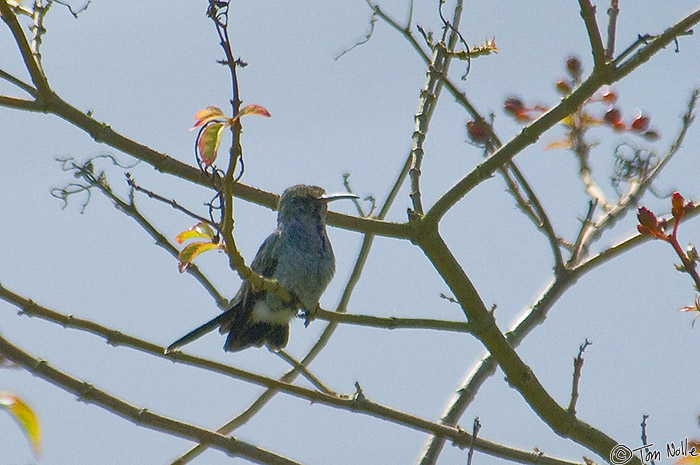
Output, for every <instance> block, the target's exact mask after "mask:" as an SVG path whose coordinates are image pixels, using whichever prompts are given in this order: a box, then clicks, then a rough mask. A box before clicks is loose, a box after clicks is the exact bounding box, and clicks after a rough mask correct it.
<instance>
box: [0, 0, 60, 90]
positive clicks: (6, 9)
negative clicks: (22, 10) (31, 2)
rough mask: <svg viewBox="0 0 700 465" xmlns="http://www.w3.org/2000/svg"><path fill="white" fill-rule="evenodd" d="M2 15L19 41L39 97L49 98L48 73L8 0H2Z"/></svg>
mask: <svg viewBox="0 0 700 465" xmlns="http://www.w3.org/2000/svg"><path fill="white" fill-rule="evenodd" d="M0 16H1V17H2V20H3V21H4V22H5V24H7V27H9V28H10V32H12V36H13V37H14V39H15V42H16V43H17V47H18V48H19V51H20V54H21V55H22V61H24V66H25V67H26V68H27V71H28V72H29V76H30V78H31V80H32V83H34V87H36V89H37V98H38V99H44V98H48V97H49V95H50V94H51V93H52V92H51V89H50V87H49V83H48V81H47V79H46V75H44V72H43V71H42V69H41V66H40V65H39V63H38V62H37V61H36V57H35V56H34V53H33V52H32V48H31V46H30V45H29V42H27V37H26V36H25V35H24V31H23V29H22V25H21V24H20V23H19V21H18V20H17V16H16V15H15V13H14V12H13V11H12V9H11V8H10V6H9V5H8V3H7V0H0Z"/></svg>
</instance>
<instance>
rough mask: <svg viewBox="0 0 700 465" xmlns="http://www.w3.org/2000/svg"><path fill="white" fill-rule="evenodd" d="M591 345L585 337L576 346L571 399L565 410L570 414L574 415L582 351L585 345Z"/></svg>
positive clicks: (581, 364) (581, 365) (581, 366)
mask: <svg viewBox="0 0 700 465" xmlns="http://www.w3.org/2000/svg"><path fill="white" fill-rule="evenodd" d="M589 345H591V342H590V341H589V340H588V339H586V341H585V342H584V343H583V344H581V345H580V346H579V348H578V355H577V356H576V358H575V359H574V379H573V382H572V383H571V401H570V402H569V407H568V408H567V411H568V412H569V414H571V415H572V416H576V402H578V386H579V382H580V381H581V369H582V368H583V352H584V351H585V350H586V347H588V346H589Z"/></svg>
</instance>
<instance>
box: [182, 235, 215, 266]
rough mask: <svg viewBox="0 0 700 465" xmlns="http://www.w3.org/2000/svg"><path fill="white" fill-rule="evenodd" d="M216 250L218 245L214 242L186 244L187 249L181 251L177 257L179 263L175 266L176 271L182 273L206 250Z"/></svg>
mask: <svg viewBox="0 0 700 465" xmlns="http://www.w3.org/2000/svg"><path fill="white" fill-rule="evenodd" d="M218 248H219V244H216V243H214V242H193V243H191V244H188V245H187V247H185V248H184V249H182V250H181V251H180V253H179V254H178V256H177V259H178V260H179V262H180V263H178V265H177V268H178V270H180V273H184V272H185V270H186V269H187V267H188V266H189V265H190V263H192V260H194V259H195V257H197V256H198V255H199V254H201V253H202V252H206V251H207V250H211V249H218Z"/></svg>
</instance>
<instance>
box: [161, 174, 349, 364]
mask: <svg viewBox="0 0 700 465" xmlns="http://www.w3.org/2000/svg"><path fill="white" fill-rule="evenodd" d="M356 198H358V197H357V196H356V195H354V194H337V195H327V194H326V191H325V190H323V189H322V188H321V187H318V186H307V185H305V184H298V185H296V186H292V187H290V188H288V189H286V190H285V191H284V192H283V193H282V196H281V197H280V200H279V203H278V205H277V211H278V213H277V228H276V229H275V230H274V231H273V232H272V234H270V235H269V236H268V237H267V239H265V241H264V242H263V243H262V245H261V246H260V249H259V250H258V252H257V254H256V255H255V258H254V259H253V262H252V263H251V265H250V269H251V270H253V271H254V272H256V273H258V274H260V275H262V276H263V277H265V278H272V279H275V280H276V281H277V282H278V283H279V284H280V285H281V286H282V287H283V288H284V289H286V290H287V292H289V293H290V294H291V295H292V297H293V302H285V301H283V300H282V299H281V298H280V297H279V296H278V295H277V294H275V293H273V292H267V291H264V290H256V289H253V287H252V286H251V285H250V283H248V282H247V281H244V282H243V284H241V287H240V289H239V290H238V293H237V294H236V295H235V296H234V298H233V300H231V304H230V305H229V307H228V308H227V309H226V310H224V312H223V313H222V314H221V315H219V316H217V317H216V318H214V319H212V320H210V321H208V322H206V323H204V324H203V325H202V326H200V327H198V328H196V329H195V330H193V331H191V332H189V333H188V334H186V335H185V336H183V337H181V338H180V339H178V340H177V341H175V342H173V343H172V344H171V345H170V346H168V348H167V349H165V353H166V354H167V353H169V352H172V351H174V350H175V349H177V348H179V347H182V346H183V345H185V344H188V343H190V342H192V341H194V340H195V339H198V338H200V337H202V336H203V335H205V334H206V333H208V332H210V331H212V330H214V329H215V328H216V327H218V328H219V332H220V333H221V334H224V333H228V336H227V337H226V343H225V344H224V350H225V351H227V352H237V351H239V350H243V349H246V348H248V347H251V346H256V347H262V346H263V345H267V346H268V347H269V348H270V349H272V350H280V349H282V348H284V347H285V346H286V345H287V341H288V340H289V322H290V321H291V319H292V317H294V316H295V315H296V314H297V312H298V310H299V309H300V308H303V309H304V310H305V311H306V312H313V311H314V310H315V309H316V306H317V305H318V301H319V299H320V298H321V294H323V291H325V290H326V287H327V286H328V283H329V282H330V281H331V279H332V278H333V274H334V273H335V256H334V255H333V247H331V242H330V240H329V239H328V235H327V234H326V214H327V213H328V202H330V201H333V200H339V199H356Z"/></svg>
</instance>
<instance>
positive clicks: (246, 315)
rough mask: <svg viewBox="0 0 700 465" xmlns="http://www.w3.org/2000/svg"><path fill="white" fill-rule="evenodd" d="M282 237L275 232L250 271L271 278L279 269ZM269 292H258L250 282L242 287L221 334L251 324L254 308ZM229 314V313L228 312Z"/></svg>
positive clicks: (253, 262)
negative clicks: (278, 248) (278, 260)
mask: <svg viewBox="0 0 700 465" xmlns="http://www.w3.org/2000/svg"><path fill="white" fill-rule="evenodd" d="M279 242H280V236H279V232H278V231H275V232H273V233H272V234H270V235H269V236H267V239H265V241H264V242H263V243H262V245H261V246H260V248H259V249H258V253H256V254H255V258H253V261H252V262H251V264H250V269H251V270H253V271H254V272H256V273H258V274H259V275H261V276H263V277H265V278H271V277H272V276H273V275H274V274H275V270H276V269H277V258H278V252H277V247H278V246H279ZM266 293H267V291H256V290H254V289H253V287H252V286H251V285H250V283H248V282H244V283H243V284H242V285H241V289H240V290H239V291H238V294H237V295H236V297H235V298H234V299H233V302H232V305H231V310H229V311H230V312H231V314H230V316H231V318H230V319H228V320H226V321H225V322H224V323H222V324H221V328H220V329H219V332H220V333H225V332H227V331H229V330H230V329H231V327H234V328H243V327H245V326H247V325H248V323H249V322H250V319H251V316H252V314H253V306H254V305H255V302H257V301H258V299H261V298H264V296H265V294H266ZM226 313H229V312H226Z"/></svg>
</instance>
